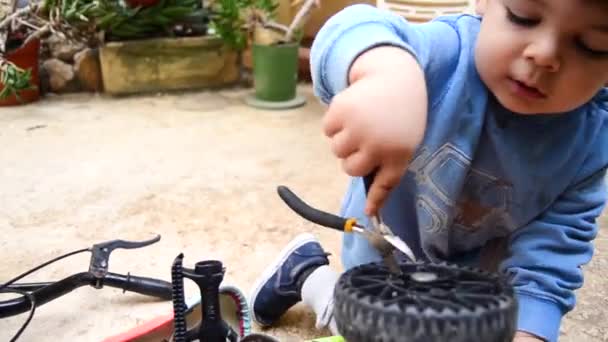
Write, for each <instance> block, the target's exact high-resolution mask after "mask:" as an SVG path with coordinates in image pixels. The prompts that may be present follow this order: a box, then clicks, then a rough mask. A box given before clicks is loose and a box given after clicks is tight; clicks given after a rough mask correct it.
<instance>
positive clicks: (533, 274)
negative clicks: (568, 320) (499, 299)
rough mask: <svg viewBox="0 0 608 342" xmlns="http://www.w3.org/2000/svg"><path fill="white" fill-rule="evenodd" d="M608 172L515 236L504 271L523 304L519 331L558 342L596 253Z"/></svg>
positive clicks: (561, 199)
mask: <svg viewBox="0 0 608 342" xmlns="http://www.w3.org/2000/svg"><path fill="white" fill-rule="evenodd" d="M604 177H605V169H601V170H600V171H596V172H595V173H593V174H592V175H590V176H588V177H587V178H586V179H584V180H582V181H580V182H578V183H577V184H575V185H573V186H571V187H570V188H569V189H568V190H567V191H566V192H565V193H563V194H562V195H561V196H560V197H559V198H558V199H557V200H556V201H555V202H554V203H553V204H552V205H551V207H550V208H548V209H547V210H546V211H545V212H544V213H543V214H542V215H541V216H539V217H538V218H536V219H535V220H534V221H532V222H531V223H529V224H528V225H527V226H525V227H523V228H522V229H520V230H518V231H517V232H515V233H514V234H513V236H512V237H511V243H510V250H509V252H510V257H509V258H507V259H506V260H505V261H504V262H503V263H502V265H501V271H505V272H507V273H508V274H509V275H510V277H512V278H511V279H512V284H513V285H514V287H515V292H516V294H517V298H518V301H519V317H518V325H517V327H518V330H521V331H525V332H529V333H531V334H533V335H536V336H538V337H540V338H542V339H544V340H546V341H551V342H554V341H557V339H558V336H559V327H560V323H561V319H562V317H563V315H564V314H566V313H567V312H568V311H570V310H572V309H573V308H574V304H575V294H574V291H575V290H576V289H578V288H580V287H581V286H582V285H583V272H582V270H581V266H582V265H584V264H586V263H588V262H589V261H590V259H591V256H592V254H593V245H592V241H593V239H594V238H595V237H596V235H597V229H598V228H597V225H596V219H597V217H598V216H599V215H600V214H601V212H602V209H603V207H604V203H605V198H606V184H605V179H604Z"/></svg>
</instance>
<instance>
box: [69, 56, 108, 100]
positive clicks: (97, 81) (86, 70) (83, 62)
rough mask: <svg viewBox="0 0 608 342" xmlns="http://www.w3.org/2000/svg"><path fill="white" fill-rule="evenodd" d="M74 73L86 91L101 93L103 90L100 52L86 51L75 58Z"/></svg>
mask: <svg viewBox="0 0 608 342" xmlns="http://www.w3.org/2000/svg"><path fill="white" fill-rule="evenodd" d="M74 72H75V73H76V79H77V80H78V82H79V83H80V87H81V89H82V90H84V91H90V92H100V91H102V88H103V86H102V85H103V82H102V79H101V66H100V65H99V55H98V51H97V50H94V49H88V48H87V49H84V50H82V51H80V52H78V53H77V54H76V55H75V56H74Z"/></svg>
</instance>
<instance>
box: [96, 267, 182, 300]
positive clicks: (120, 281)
mask: <svg viewBox="0 0 608 342" xmlns="http://www.w3.org/2000/svg"><path fill="white" fill-rule="evenodd" d="M103 283H104V285H107V286H111V287H119V288H122V289H123V290H124V291H129V292H137V293H139V294H143V295H146V296H152V297H156V298H160V299H164V300H171V283H169V282H166V281H164V280H160V279H153V278H146V277H139V276H134V275H130V274H127V275H126V276H125V275H122V274H116V273H108V274H106V276H105V277H104V279H103Z"/></svg>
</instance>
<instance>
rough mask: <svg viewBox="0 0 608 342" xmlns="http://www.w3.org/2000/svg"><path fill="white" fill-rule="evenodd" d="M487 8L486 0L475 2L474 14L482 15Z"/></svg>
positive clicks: (476, 0)
mask: <svg viewBox="0 0 608 342" xmlns="http://www.w3.org/2000/svg"><path fill="white" fill-rule="evenodd" d="M487 6H488V0H475V13H477V15H484V13H485V12H486V7H487Z"/></svg>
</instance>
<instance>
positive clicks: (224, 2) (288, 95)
mask: <svg viewBox="0 0 608 342" xmlns="http://www.w3.org/2000/svg"><path fill="white" fill-rule="evenodd" d="M302 2H303V3H302ZM299 4H301V6H300V9H299V11H298V13H297V14H296V15H295V17H294V18H293V20H292V22H291V24H290V25H289V26H284V25H281V24H279V23H277V22H276V21H275V20H274V19H275V15H276V9H277V7H278V6H277V4H276V3H275V2H274V0H219V1H218V2H217V4H216V5H217V7H216V9H215V14H214V15H212V17H211V23H212V27H213V28H214V29H215V30H216V33H217V34H219V35H220V36H221V37H223V38H224V39H225V40H226V41H227V42H229V43H230V44H231V45H232V46H234V47H235V48H237V49H240V50H243V49H244V48H246V47H247V46H251V52H252V60H253V67H252V70H253V83H254V92H253V94H251V95H250V96H248V97H247V99H246V102H247V103H248V104H249V105H251V106H254V107H258V108H265V109H286V108H293V107H297V106H301V105H303V104H305V103H306V100H305V98H304V97H303V96H300V95H299V94H298V93H297V83H298V60H299V56H298V50H299V47H300V39H301V36H302V28H303V26H304V23H305V22H306V20H307V19H308V17H309V15H310V13H311V12H312V10H313V9H314V8H315V7H317V6H318V0H303V1H302V0H296V1H295V2H294V3H292V6H295V5H299Z"/></svg>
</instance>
